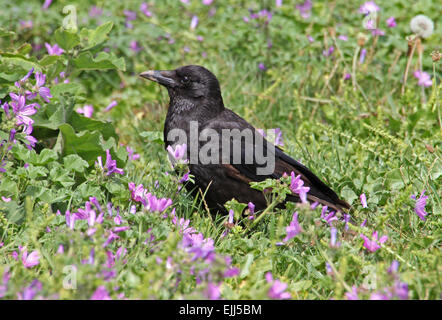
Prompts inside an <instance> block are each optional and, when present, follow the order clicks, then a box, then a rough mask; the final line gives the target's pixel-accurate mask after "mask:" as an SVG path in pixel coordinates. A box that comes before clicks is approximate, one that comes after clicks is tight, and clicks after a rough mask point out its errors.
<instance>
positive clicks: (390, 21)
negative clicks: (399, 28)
mask: <svg viewBox="0 0 442 320" xmlns="http://www.w3.org/2000/svg"><path fill="white" fill-rule="evenodd" d="M386 22H387V27H389V28H394V27H396V20H395V19H394V17H390V18H388V19H387V20H386Z"/></svg>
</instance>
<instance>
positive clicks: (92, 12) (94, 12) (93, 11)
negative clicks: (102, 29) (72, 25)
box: [89, 6, 103, 18]
mask: <svg viewBox="0 0 442 320" xmlns="http://www.w3.org/2000/svg"><path fill="white" fill-rule="evenodd" d="M102 14H103V10H102V9H101V8H99V7H97V6H92V7H91V8H90V9H89V17H91V18H94V17H99V16H101V15H102Z"/></svg>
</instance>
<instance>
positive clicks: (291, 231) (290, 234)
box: [282, 212, 302, 242]
mask: <svg viewBox="0 0 442 320" xmlns="http://www.w3.org/2000/svg"><path fill="white" fill-rule="evenodd" d="M285 230H286V232H287V236H286V237H285V238H284V240H282V241H284V242H287V241H288V240H290V239H292V238H294V237H296V236H297V235H298V234H299V233H301V231H302V228H301V226H300V225H299V222H298V212H295V213H294V214H293V217H292V221H291V222H290V225H289V226H288V227H286V228H285Z"/></svg>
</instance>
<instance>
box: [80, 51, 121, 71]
mask: <svg viewBox="0 0 442 320" xmlns="http://www.w3.org/2000/svg"><path fill="white" fill-rule="evenodd" d="M74 65H75V67H76V68H78V69H80V70H106V69H118V70H122V71H125V70H126V63H125V62H124V58H117V57H116V56H115V55H114V54H113V53H111V54H109V53H107V52H100V53H99V54H97V57H96V58H94V57H93V56H92V53H90V52H88V51H87V52H83V53H81V54H80V55H79V56H78V57H77V58H76V59H74Z"/></svg>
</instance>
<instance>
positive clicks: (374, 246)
mask: <svg viewBox="0 0 442 320" xmlns="http://www.w3.org/2000/svg"><path fill="white" fill-rule="evenodd" d="M361 238H362V239H364V247H365V248H366V249H367V250H368V251H370V252H375V251H377V250H378V249H380V248H381V246H380V244H383V243H384V242H386V241H387V240H388V236H382V237H381V238H380V239H378V232H377V231H374V232H373V235H372V236H371V239H369V238H367V237H366V236H365V235H363V234H361Z"/></svg>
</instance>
